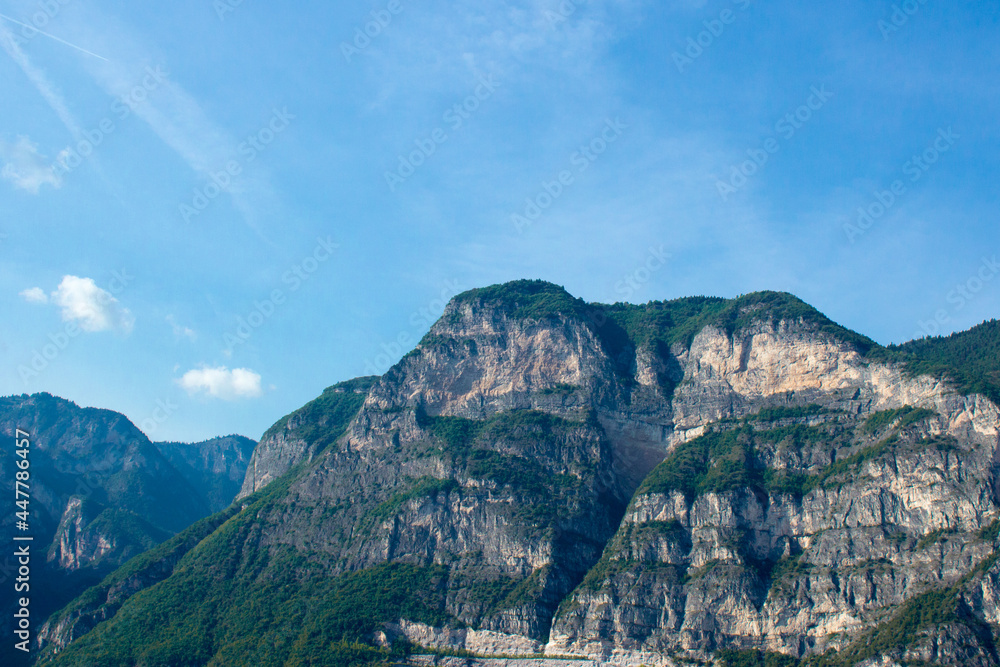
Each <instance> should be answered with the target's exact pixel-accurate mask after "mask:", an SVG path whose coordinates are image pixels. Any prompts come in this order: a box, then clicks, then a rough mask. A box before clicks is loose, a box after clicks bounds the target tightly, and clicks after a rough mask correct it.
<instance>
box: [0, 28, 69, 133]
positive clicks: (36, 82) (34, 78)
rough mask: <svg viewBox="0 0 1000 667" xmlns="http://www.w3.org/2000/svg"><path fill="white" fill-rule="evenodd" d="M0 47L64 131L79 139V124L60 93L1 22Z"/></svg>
mask: <svg viewBox="0 0 1000 667" xmlns="http://www.w3.org/2000/svg"><path fill="white" fill-rule="evenodd" d="M0 46H2V47H3V50H4V51H6V52H7V55H9V56H10V57H11V59H12V60H13V61H14V62H15V63H17V65H18V67H20V68H21V71H22V72H24V75H25V76H27V77H28V80H29V81H31V84H32V85H33V86H34V87H35V89H36V90H38V92H39V93H40V94H41V96H42V97H43V98H45V101H46V102H48V104H49V106H50V107H52V110H53V111H55V113H56V115H57V116H59V120H61V121H62V123H63V125H65V126H66V129H68V130H69V132H70V134H72V135H73V138H74V139H77V138H79V137H80V124H79V123H78V122H77V120H76V118H75V117H74V116H73V114H72V113H71V112H70V110H69V107H68V106H66V101H65V100H64V99H63V96H62V93H61V92H60V91H59V89H58V88H57V87H56V86H55V85H54V84H53V83H52V82H51V81H49V79H48V76H47V75H46V74H45V72H44V70H42V69H41V68H39V67H36V66H35V65H34V64H32V62H31V60H30V59H29V58H28V56H27V55H26V54H25V53H24V51H23V50H22V49H21V47H20V46H18V44H17V42H16V41H15V39H14V35H13V33H11V31H10V29H9V28H7V26H6V25H4V24H3V22H0Z"/></svg>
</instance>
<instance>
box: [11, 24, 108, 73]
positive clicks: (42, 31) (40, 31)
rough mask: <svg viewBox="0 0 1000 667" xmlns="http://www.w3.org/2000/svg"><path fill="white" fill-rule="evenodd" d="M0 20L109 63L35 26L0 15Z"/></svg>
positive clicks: (101, 57) (105, 59)
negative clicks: (28, 29)
mask: <svg viewBox="0 0 1000 667" xmlns="http://www.w3.org/2000/svg"><path fill="white" fill-rule="evenodd" d="M0 19H5V20H7V21H10V22H11V23H16V24H17V25H19V26H24V27H25V28H30V29H31V30H34V31H35V32H37V33H41V34H42V35H45V36H46V37H49V38H51V39H54V40H56V41H57V42H61V43H63V44H65V45H66V46H69V47H72V48H74V49H76V50H77V51H83V52H84V53H86V54H87V55H88V56H94V57H95V58H100V59H101V60H103V61H104V62H109V61H108V59H107V58H105V57H104V56H99V55H97V54H96V53H93V52H92V51H88V50H87V49H83V48H80V47H79V46H77V45H76V44H71V43H69V42H67V41H66V40H65V39H59V38H58V37H56V36H55V35H50V34H49V33H47V32H45V31H44V30H39V29H38V28H36V27H35V26H33V25H28V24H27V23H21V22H20V21H18V20H17V19H12V18H11V17H9V16H4V15H3V14H0Z"/></svg>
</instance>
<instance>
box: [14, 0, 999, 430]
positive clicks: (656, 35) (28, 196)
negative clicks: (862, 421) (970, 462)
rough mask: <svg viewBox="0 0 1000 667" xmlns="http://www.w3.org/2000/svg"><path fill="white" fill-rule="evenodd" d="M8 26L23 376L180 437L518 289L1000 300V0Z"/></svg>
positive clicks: (81, 20)
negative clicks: (503, 290)
mask: <svg viewBox="0 0 1000 667" xmlns="http://www.w3.org/2000/svg"><path fill="white" fill-rule="evenodd" d="M0 14H3V16H4V17H6V18H3V19H0V46H2V47H3V51H2V52H0V91H2V93H0V94H2V99H3V104H0V176H2V178H0V280H2V283H0V284H2V285H3V286H4V289H3V290H2V291H0V307H2V309H3V313H4V317H3V318H2V320H0V354H2V358H3V359H4V361H5V363H4V364H3V366H2V368H0V393H2V394H19V393H32V392H36V391H49V392H51V393H53V394H57V395H61V396H65V397H67V398H70V399H72V400H75V401H77V402H78V403H81V404H83V405H94V406H99V407H107V408H111V409H114V410H118V411H121V412H123V413H125V414H126V415H128V416H129V417H130V418H131V419H132V420H133V421H134V422H136V424H138V425H140V426H141V427H143V428H144V430H146V431H147V432H149V433H150V435H151V437H152V438H153V439H181V440H196V439H203V438H207V437H211V436H214V435H219V434H225V433H231V432H236V433H241V434H244V435H247V436H250V437H254V438H257V437H259V436H260V434H261V433H262V432H263V431H264V430H265V429H266V428H267V427H268V426H269V425H270V424H271V423H273V422H274V421H276V420H277V419H278V418H279V417H281V416H282V415H283V414H286V413H287V412H289V411H291V410H293V409H295V408H297V407H299V406H301V405H302V404H303V403H305V402H306V401H308V400H310V399H311V398H313V397H315V396H316V395H317V394H319V392H320V391H322V389H323V388H324V387H326V386H328V385H330V384H333V383H334V382H337V381H340V380H343V379H347V378H350V377H354V376H357V375H362V374H366V373H370V372H372V371H376V372H383V371H384V370H386V368H387V367H388V366H389V365H390V364H391V363H393V362H395V361H396V360H397V359H398V357H400V356H401V355H402V354H403V353H405V352H406V351H407V350H408V349H409V348H411V347H412V346H413V345H414V343H415V342H416V340H418V339H419V338H420V336H421V335H422V334H423V333H424V332H425V331H426V330H427V328H428V327H429V325H430V323H431V322H432V321H433V320H434V319H435V317H436V316H437V315H438V314H439V313H440V310H441V308H442V306H443V304H444V302H445V301H446V300H447V299H448V298H450V296H452V295H453V294H454V293H456V292H458V291H461V290H464V289H468V288H472V287H476V286H482V285H487V284H492V283H496V282H501V281H506V280H510V279H515V278H523V277H529V278H543V279H547V280H551V281H553V282H556V283H558V284H562V285H565V286H566V288H567V289H568V290H569V291H570V292H572V293H573V294H575V295H577V296H581V297H583V298H585V299H587V300H590V301H603V302H614V301H632V302H645V301H648V300H651V299H670V298H675V297H680V296H687V295H693V294H712V295H719V296H727V297H731V296H735V295H737V294H741V293H746V292H751V291H755V290H760V289H774V290H786V291H789V292H792V293H794V294H796V295H798V296H800V297H801V298H803V299H805V300H806V301H808V302H810V303H812V304H813V305H815V306H816V307H817V308H819V309H820V310H822V311H823V312H825V313H826V314H828V315H829V316H830V317H832V318H833V319H835V320H837V321H838V322H841V323H843V324H844V325H846V326H849V327H851V328H853V329H856V330H858V331H861V332H863V333H866V334H868V335H870V336H872V337H873V338H875V339H876V340H878V341H879V342H882V343H889V342H902V341H905V340H909V339H911V338H914V337H916V336H918V335H920V334H921V333H922V332H923V333H934V332H935V331H940V332H941V333H949V332H951V331H955V330H962V329H965V328H968V327H969V326H972V325H974V324H977V323H978V322H980V321H982V320H983V319H988V318H992V317H995V316H997V314H998V312H1000V280H994V278H995V277H996V275H997V273H998V272H1000V267H998V266H997V264H996V257H997V255H998V254H1000V227H998V211H1000V206H998V197H1000V188H998V187H997V185H996V179H997V175H998V173H1000V150H998V149H1000V142H998V123H997V118H998V117H1000V104H998V101H1000V93H998V85H997V81H998V78H997V72H998V71H1000V39H998V37H1000V31H998V18H1000V3H998V2H997V1H996V0H987V1H981V2H975V3H943V2H936V1H935V0H924V1H922V2H921V1H919V0H908V1H907V2H904V3H900V4H898V5H894V4H893V3H889V2H867V3H838V4H837V5H836V6H829V5H818V6H813V5H812V4H809V5H804V4H803V3H796V2H784V1H779V2H772V3H759V2H753V1H749V0H737V1H736V2H732V1H728V0H727V1H723V0H719V1H699V0H687V1H678V2H659V3H654V2H643V1H640V0H624V1H621V2H609V1H600V0H586V1H583V0H579V1H578V0H562V1H560V0H527V1H524V2H498V1H491V0H487V1H485V2H483V1H481V2H450V3H444V2H420V3H416V2H410V1H407V0H395V1H393V2H389V1H388V0H386V1H384V2H383V1H381V0H380V1H376V2H360V3H319V2H309V1H303V2H297V3H294V4H286V5H284V6H278V7H275V6H273V5H272V4H267V3H261V2H254V1H252V0H244V1H242V2H240V1H238V0H218V1H216V2H212V1H211V0H197V1H194V0H190V1H188V0H178V1H177V2H173V3H155V4H149V3H119V2H114V3H113V2H106V1H94V0H47V1H41V2H39V1H34V0H25V1H20V0H11V1H5V2H0ZM38 30H40V31H43V32H44V33H45V34H42V32H38ZM366 33H367V34H366ZM859 209H860V211H863V212H865V214H864V215H862V213H861V212H859Z"/></svg>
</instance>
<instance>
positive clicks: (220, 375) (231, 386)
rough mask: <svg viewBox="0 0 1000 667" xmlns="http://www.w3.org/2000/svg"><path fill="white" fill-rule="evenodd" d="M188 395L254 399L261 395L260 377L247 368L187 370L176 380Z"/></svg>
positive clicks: (227, 398) (221, 367)
mask: <svg viewBox="0 0 1000 667" xmlns="http://www.w3.org/2000/svg"><path fill="white" fill-rule="evenodd" d="M177 384H179V385H180V386H181V387H183V388H184V389H185V390H186V391H187V392H188V393H189V394H191V395H194V394H197V393H200V392H205V393H207V394H208V395H209V396H214V397H215V398H221V399H223V400H226V401H231V400H234V399H237V398H255V397H257V396H260V395H261V393H262V392H261V388H260V375H259V374H258V373H254V372H253V371H252V370H250V369H249V368H234V369H233V370H229V369H228V368H226V367H225V366H219V367H218V368H197V369H192V370H189V371H188V372H187V373H185V374H184V375H183V377H181V379H179V380H177Z"/></svg>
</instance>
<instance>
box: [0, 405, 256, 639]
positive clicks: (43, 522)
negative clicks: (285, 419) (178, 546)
mask: <svg viewBox="0 0 1000 667" xmlns="http://www.w3.org/2000/svg"><path fill="white" fill-rule="evenodd" d="M16 429H20V430H22V431H24V432H27V433H28V434H29V441H30V448H29V451H30V454H29V459H28V460H29V461H30V468H29V472H30V478H29V480H28V483H29V490H30V504H29V506H28V507H29V512H30V519H29V521H28V523H29V524H30V530H28V531H21V530H18V529H17V527H16V525H15V520H16V519H17V517H16V516H15V514H14V511H15V508H14V482H15V472H17V471H18V470H19V468H17V467H16V466H15V463H16V461H17V460H18V459H17V458H15V457H14V456H13V442H14V433H15V430H16ZM0 434H3V437H4V438H5V439H6V440H7V441H8V442H9V443H10V447H7V448H5V450H4V456H2V457H0V480H2V482H0V487H2V488H3V493H4V496H5V497H8V498H10V506H9V508H10V511H7V512H4V513H3V514H2V515H0V541H2V543H3V544H6V545H11V544H13V543H14V542H13V537H14V535H30V536H33V537H34V541H33V542H32V543H31V552H32V559H31V583H30V585H31V588H30V593H31V596H30V597H31V600H32V606H31V613H32V615H33V618H34V624H35V627H36V629H37V627H38V625H40V624H41V621H42V620H44V618H45V617H46V616H47V614H48V613H50V612H51V611H53V610H55V609H58V608H59V607H61V606H63V605H64V604H65V603H66V602H68V601H69V600H70V599H72V598H73V597H74V596H76V595H77V594H79V593H80V592H81V591H83V590H84V589H85V588H87V587H88V586H90V585H93V584H95V583H97V582H98V581H100V580H101V579H102V578H103V577H104V576H105V575H106V574H107V573H108V572H110V571H112V570H113V569H115V568H116V567H118V566H119V565H121V564H122V563H124V562H126V561H127V560H129V559H130V558H132V557H133V556H136V555H138V554H140V553H143V552H144V551H147V550H148V549H150V548H151V547H154V546H156V545H157V544H160V543H161V542H163V541H164V540H166V539H168V538H169V537H171V536H172V535H174V534H175V533H177V532H178V531H180V530H182V529H184V528H186V527H188V526H190V525H191V524H192V523H194V522H196V521H197V520H198V519H201V518H202V517H205V516H207V515H208V514H210V513H212V512H213V511H216V510H217V509H219V507H220V506H225V505H228V504H229V502H231V501H232V499H233V497H234V496H235V494H236V492H237V491H238V490H239V485H240V483H241V482H242V477H243V475H244V473H245V471H246V462H247V460H248V458H249V456H248V452H249V451H250V450H251V449H252V447H253V444H254V443H253V442H252V441H249V440H247V439H246V438H241V437H239V436H230V437H228V438H220V439H217V440H214V441H208V443H203V444H204V447H203V448H200V449H196V447H198V446H196V445H175V444H170V445H164V446H163V447H162V449H163V450H164V451H166V452H167V455H164V453H162V452H161V449H160V448H158V447H157V446H156V445H154V444H153V443H151V442H150V441H149V439H148V438H147V437H146V436H145V434H143V433H142V432H141V431H140V430H139V429H138V428H136V427H135V425H134V424H132V422H130V421H129V420H128V419H127V418H126V417H125V416H124V415H121V414H119V413H117V412H112V411H110V410H101V409H96V408H81V407H79V406H78V405H76V404H75V403H72V402H70V401H67V400H64V399H61V398H58V397H55V396H52V395H50V394H46V393H41V394H35V395H31V396H28V395H21V396H8V397H2V398H0ZM184 447H189V448H191V449H189V450H188V449H183V448H184ZM178 468H180V469H178ZM215 470H218V471H219V477H220V478H221V479H216V478H215V476H214V473H213V471H215ZM231 478H236V479H237V481H232V479H231ZM227 493H228V494H229V495H228V502H227V500H226V497H225V496H226V494H227ZM17 567H18V563H17V561H16V560H15V559H14V558H13V548H6V549H5V550H4V555H3V556H2V557H0V578H2V579H4V581H5V583H3V584H2V586H3V588H2V590H3V593H2V595H0V607H2V610H0V612H2V618H3V621H2V622H0V625H2V629H3V631H4V632H5V636H8V637H9V636H11V634H10V633H9V632H7V631H8V630H9V629H10V623H11V618H12V616H11V614H10V613H8V611H9V610H10V607H11V604H12V598H13V597H15V595H14V592H13V586H12V585H9V582H10V580H11V579H12V578H13V576H14V573H16V571H17ZM9 644H10V642H5V643H4V646H3V649H2V650H0V656H2V655H7V651H9V650H10V648H11V647H10V646H9Z"/></svg>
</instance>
